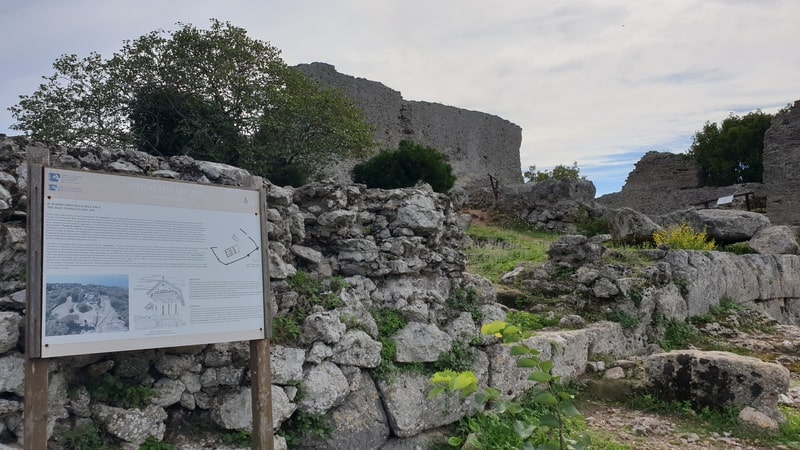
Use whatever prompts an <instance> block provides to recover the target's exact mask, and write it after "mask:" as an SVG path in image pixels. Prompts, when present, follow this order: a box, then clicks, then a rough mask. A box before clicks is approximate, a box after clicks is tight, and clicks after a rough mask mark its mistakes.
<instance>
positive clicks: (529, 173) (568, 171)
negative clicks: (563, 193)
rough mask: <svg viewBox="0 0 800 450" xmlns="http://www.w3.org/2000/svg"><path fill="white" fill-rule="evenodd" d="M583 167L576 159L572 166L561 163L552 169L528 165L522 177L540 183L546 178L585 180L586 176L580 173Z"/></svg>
mask: <svg viewBox="0 0 800 450" xmlns="http://www.w3.org/2000/svg"><path fill="white" fill-rule="evenodd" d="M580 173H581V169H580V168H579V167H578V162H577V161H574V162H573V163H572V166H566V165H564V164H559V165H557V166H555V167H554V168H553V170H552V171H550V170H536V166H530V167H528V170H526V171H525V172H524V173H523V174H522V178H523V179H524V181H525V182H526V183H529V182H534V183H539V182H541V181H546V180H557V181H564V180H585V179H586V176H585V175H584V176H582V175H580Z"/></svg>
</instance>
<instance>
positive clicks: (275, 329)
mask: <svg viewBox="0 0 800 450" xmlns="http://www.w3.org/2000/svg"><path fill="white" fill-rule="evenodd" d="M286 281H287V283H288V285H289V288H290V289H291V290H292V291H294V292H296V293H297V294H298V298H297V301H296V303H295V305H294V306H292V308H291V310H290V311H289V312H288V313H287V314H285V315H283V316H276V317H275V318H274V319H273V324H272V335H273V336H272V340H273V341H274V342H275V343H276V344H286V343H289V342H293V341H296V340H297V339H298V338H299V337H300V325H301V324H302V323H303V322H304V321H305V320H306V317H308V315H309V314H310V313H311V310H312V308H313V307H314V306H316V305H320V306H322V307H323V308H324V309H326V310H331V309H336V308H338V307H340V306H343V305H344V301H342V299H341V298H340V297H339V296H338V295H336V294H335V293H334V292H339V291H340V290H342V288H344V287H347V283H346V282H345V281H344V280H342V279H341V278H340V277H332V278H330V279H327V280H319V279H317V278H314V277H312V276H311V275H309V274H308V273H306V272H303V271H298V272H297V273H296V274H295V275H294V276H292V277H291V278H288V279H287V280H286Z"/></svg>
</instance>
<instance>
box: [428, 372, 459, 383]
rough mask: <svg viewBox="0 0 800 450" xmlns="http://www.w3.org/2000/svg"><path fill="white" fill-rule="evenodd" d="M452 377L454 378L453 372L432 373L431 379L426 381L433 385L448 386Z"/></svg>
mask: <svg viewBox="0 0 800 450" xmlns="http://www.w3.org/2000/svg"><path fill="white" fill-rule="evenodd" d="M454 376H456V373H455V372H453V371H452V370H443V371H441V372H436V373H434V374H433V376H432V377H431V379H430V380H428V381H429V382H431V383H433V384H439V383H445V384H448V383H450V380H452V379H453V377H454Z"/></svg>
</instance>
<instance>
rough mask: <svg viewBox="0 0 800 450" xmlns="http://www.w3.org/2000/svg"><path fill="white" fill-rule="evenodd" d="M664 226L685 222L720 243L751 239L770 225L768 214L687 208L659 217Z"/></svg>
mask: <svg viewBox="0 0 800 450" xmlns="http://www.w3.org/2000/svg"><path fill="white" fill-rule="evenodd" d="M659 223H661V225H662V226H665V227H667V226H670V225H677V224H680V223H685V224H686V225H689V226H690V227H692V229H693V230H694V231H695V232H697V233H699V232H702V231H705V232H706V235H707V236H708V237H709V238H711V239H714V241H716V242H717V243H720V244H731V243H734V242H744V241H747V240H750V238H752V237H753V235H755V234H756V232H757V231H758V230H760V229H762V228H766V227H768V226H769V225H770V221H769V219H768V218H767V216H765V215H763V214H758V213H754V212H750V211H740V210H731V209H687V210H684V211H676V212H674V213H671V214H667V215H665V216H661V217H660V218H659Z"/></svg>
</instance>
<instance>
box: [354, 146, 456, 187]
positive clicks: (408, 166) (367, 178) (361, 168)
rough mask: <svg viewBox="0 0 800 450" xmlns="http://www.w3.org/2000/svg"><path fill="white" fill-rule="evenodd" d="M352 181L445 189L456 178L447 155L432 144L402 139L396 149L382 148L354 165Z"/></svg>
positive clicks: (390, 185)
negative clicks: (420, 143) (431, 145)
mask: <svg viewBox="0 0 800 450" xmlns="http://www.w3.org/2000/svg"><path fill="white" fill-rule="evenodd" d="M353 181H355V182H356V183H364V184H366V185H367V186H368V187H371V188H382V189H395V188H404V187H411V186H414V185H416V184H417V183H419V182H423V183H428V184H429V185H431V187H432V188H433V190H434V191H436V192H447V191H448V190H449V189H450V188H451V187H453V184H454V183H455V181H456V177H455V175H453V168H452V167H451V166H450V164H448V162H447V156H446V155H445V154H443V153H442V152H440V151H439V150H437V149H435V148H433V147H426V146H424V145H419V144H415V143H413V142H411V141H401V142H400V145H399V146H398V148H397V150H392V151H383V152H380V153H378V154H377V155H375V156H373V157H372V158H370V159H369V160H367V161H364V162H362V163H360V164H357V165H356V166H355V167H354V168H353Z"/></svg>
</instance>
